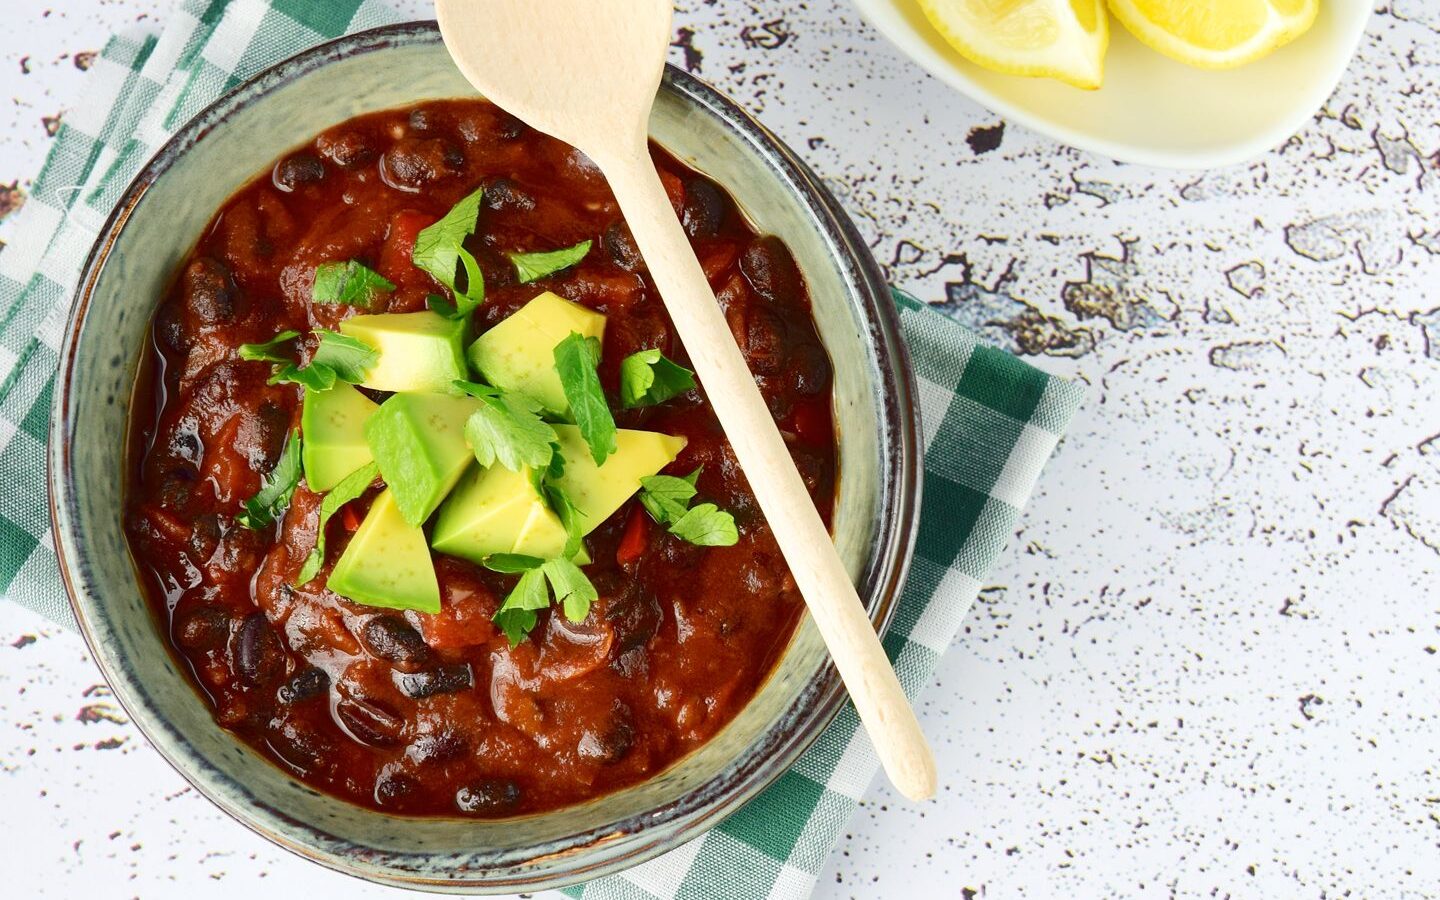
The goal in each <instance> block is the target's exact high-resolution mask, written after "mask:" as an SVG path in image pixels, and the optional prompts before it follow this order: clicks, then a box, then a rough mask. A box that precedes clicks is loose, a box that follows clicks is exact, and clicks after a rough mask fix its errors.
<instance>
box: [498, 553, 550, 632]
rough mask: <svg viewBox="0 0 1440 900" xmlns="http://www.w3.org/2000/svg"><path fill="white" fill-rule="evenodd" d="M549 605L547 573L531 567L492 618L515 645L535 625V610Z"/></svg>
mask: <svg viewBox="0 0 1440 900" xmlns="http://www.w3.org/2000/svg"><path fill="white" fill-rule="evenodd" d="M549 606H550V593H549V592H548V591H547V590H545V573H544V572H543V571H542V570H541V569H539V568H534V569H529V570H527V571H526V572H524V573H523V574H522V575H521V576H520V580H519V581H518V582H516V584H515V588H514V590H512V591H511V592H510V594H509V596H507V597H506V598H505V602H504V603H502V604H500V608H499V609H497V610H495V615H494V616H492V617H491V619H492V620H493V621H494V622H495V624H496V625H498V626H500V630H501V631H503V632H505V637H507V638H509V639H510V646H512V647H514V646H515V645H516V644H519V643H520V642H521V641H523V640H525V635H527V634H529V633H530V630H531V629H532V628H534V627H535V622H536V621H537V618H536V615H535V611H536V610H541V609H548V608H549Z"/></svg>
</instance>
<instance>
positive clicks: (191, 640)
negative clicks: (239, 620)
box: [175, 606, 230, 650]
mask: <svg viewBox="0 0 1440 900" xmlns="http://www.w3.org/2000/svg"><path fill="white" fill-rule="evenodd" d="M229 636H230V617H229V616H228V615H226V614H225V611H224V610H220V609H216V608H214V607H213V606H201V607H197V608H195V609H191V610H189V611H187V612H184V613H182V614H181V615H180V618H178V619H177V620H176V621H175V641H176V643H178V644H179V645H180V646H181V647H184V648H185V649H186V650H214V649H216V648H217V647H219V646H220V645H222V644H224V643H225V639H226V638H228V637H229Z"/></svg>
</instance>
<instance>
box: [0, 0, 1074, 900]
mask: <svg viewBox="0 0 1440 900" xmlns="http://www.w3.org/2000/svg"><path fill="white" fill-rule="evenodd" d="M395 18H396V16H395V13H394V12H393V11H392V10H390V9H388V8H387V7H385V6H384V5H382V4H381V3H378V2H375V0H269V2H266V0H183V2H182V3H181V5H180V7H179V8H178V9H176V10H175V11H174V13H173V14H172V15H171V16H170V19H169V22H168V23H167V24H166V27H165V29H164V30H163V31H161V32H160V33H159V34H153V33H151V34H136V35H125V36H120V37H116V38H114V39H113V40H112V41H111V42H110V43H109V45H108V46H107V47H106V48H105V50H104V52H103V54H102V55H101V57H100V58H99V59H98V60H97V61H96V63H95V66H94V68H93V70H92V71H91V73H90V76H89V79H88V83H87V87H88V89H89V90H88V93H87V95H86V97H85V101H84V103H83V105H81V106H80V108H78V109H76V110H75V111H74V112H73V113H70V114H69V115H67V116H66V118H65V122H64V124H63V125H62V126H61V128H60V133H59V134H58V135H57V137H56V140H55V146H54V148H53V149H52V150H51V152H50V157H49V159H48V160H47V161H46V163H45V166H44V168H43V169H42V170H41V173H40V176H39V177H38V178H37V179H36V180H35V184H34V188H33V189H32V191H31V195H30V198H29V200H28V201H27V202H26V203H25V206H24V207H23V208H22V209H21V211H20V212H19V213H18V214H17V215H18V220H17V222H16V223H15V232H14V233H15V240H14V241H13V243H11V244H10V245H9V246H7V247H5V248H4V250H3V252H0V484H3V485H5V487H4V490H3V491H0V595H3V596H5V597H7V598H9V599H11V600H14V601H15V602H17V603H19V604H21V605H22V606H25V607H28V608H30V609H33V610H36V611H38V612H40V613H42V614H44V615H45V616H47V617H49V618H51V619H53V620H55V621H57V622H62V623H66V624H71V623H72V620H71V617H70V610H69V606H68V604H67V603H66V600H65V596H64V591H63V589H62V587H61V584H60V577H59V573H58V572H57V571H56V564H55V557H54V554H53V553H52V552H51V537H50V534H49V530H50V523H49V520H48V518H47V514H46V508H45V504H44V503H42V502H39V501H38V500H37V498H41V497H44V496H45V436H46V429H47V425H48V422H49V419H50V407H51V382H52V380H53V377H54V374H55V369H56V364H57V361H58V348H59V346H60V341H61V336H62V334H63V332H64V328H65V323H66V320H67V318H68V315H69V310H70V298H71V295H72V293H73V291H74V288H75V283H76V280H77V278H78V275H79V269H80V266H81V263H82V261H83V260H84V257H85V254H86V251H88V249H89V247H90V245H91V243H92V242H93V241H94V239H95V236H96V233H97V232H98V231H99V229H100V227H101V225H102V224H103V223H104V220H105V217H106V215H107V214H108V213H109V211H110V209H111V207H112V206H113V205H114V203H115V202H116V200H117V199H118V198H119V196H120V193H121V192H122V191H123V190H124V189H125V187H126V186H127V185H128V184H129V182H130V180H131V178H132V177H133V176H134V175H135V173H136V171H137V170H138V169H139V168H140V166H141V165H142V164H143V163H144V162H145V161H146V160H147V159H149V157H150V156H151V154H153V153H154V152H155V151H156V150H157V149H159V147H160V145H161V144H162V143H163V142H164V141H165V139H166V138H167V137H168V136H169V135H170V134H171V133H172V132H174V131H175V130H177V129H178V128H179V127H180V126H182V125H183V124H184V123H185V122H186V121H187V120H188V119H190V118H191V117H192V116H193V115H194V114H195V113H197V112H199V111H200V110H201V109H202V108H204V107H205V106H206V105H208V104H209V103H210V102H211V101H212V100H214V99H215V98H216V97H218V96H219V95H220V94H221V93H223V92H224V91H226V90H228V89H230V88H232V87H234V86H235V85H237V84H239V83H240V82H241V81H243V80H244V79H246V78H248V77H249V76H251V75H253V74H254V73H255V72H256V71H258V70H260V69H262V68H264V67H266V66H268V65H271V64H272V63H275V62H277V61H279V60H281V59H283V58H285V57H287V56H290V55H292V54H294V53H297V52H299V51H301V50H304V49H305V48H306V47H309V46H312V45H314V44H315V43H317V42H319V41H321V40H324V39H326V38H331V37H335V36H337V35H339V34H342V33H344V32H347V31H356V30H360V29H364V28H370V27H373V26H376V25H382V24H385V23H388V22H391V21H394V20H395ZM897 303H898V304H899V307H900V320H901V325H902V327H903V329H904V334H905V338H906V340H907V342H908V343H909V345H910V350H911V353H912V354H913V356H914V362H915V368H916V371H917V373H918V375H919V402H920V406H921V413H922V419H923V421H924V438H925V444H926V456H925V485H924V514H923V521H922V524H921V529H920V535H919V546H918V549H917V552H916V556H915V562H914V567H913V569H912V570H911V574H910V580H909V583H908V585H907V586H906V589H905V594H904V597H903V598H902V600H901V602H900V606H899V609H898V612H897V613H896V616H895V620H894V624H893V625H892V626H891V628H890V631H889V635H888V637H887V638H886V641H885V647H886V649H887V650H888V651H889V653H890V657H891V659H892V660H893V661H894V663H895V668H896V670H897V671H898V672H899V675H900V681H901V683H902V684H903V685H904V686H905V690H906V692H907V693H909V694H910V695H911V696H912V697H913V696H914V695H916V694H918V693H919V691H920V690H921V689H922V688H923V687H924V686H925V684H926V683H927V682H928V681H929V679H930V675H931V674H932V672H933V671H934V669H935V665H936V663H937V662H938V661H939V659H940V654H942V653H943V652H944V651H945V649H946V648H947V647H948V646H949V645H950V642H951V640H952V639H953V638H954V636H955V632H956V631H957V629H958V628H959V626H960V621H961V619H963V618H964V616H965V613H966V611H967V610H968V609H969V607H970V604H971V602H972V601H973V600H974V598H975V594H976V592H977V591H978V590H979V588H980V586H981V583H982V580H983V579H984V578H985V574H986V572H987V571H988V570H989V568H990V566H991V564H992V563H994V561H995V559H996V557H997V556H998V555H999V553H1000V551H1001V549H1002V548H1003V547H1004V546H1005V543H1006V541H1007V540H1008V539H1009V538H1010V535H1011V532H1012V529H1013V527H1014V525H1015V520H1016V518H1017V517H1018V516H1019V514H1020V509H1021V507H1022V506H1023V505H1024V504H1025V501H1026V500H1027V499H1028V498H1029V496H1030V490H1031V488H1032V487H1033V486H1034V483H1035V479H1036V477H1037V476H1038V475H1039V474H1040V469H1041V468H1042V466H1043V465H1044V464H1045V461H1046V460H1047V459H1048V458H1049V456H1050V453H1051V451H1053V450H1054V448H1055V443H1056V441H1057V440H1059V437H1060V434H1061V433H1062V431H1063V430H1064V428H1065V426H1066V424H1067V423H1068V422H1069V419H1070V416H1071V415H1072V414H1073V412H1074V411H1075V408H1076V407H1077V406H1078V404H1079V402H1080V396H1081V392H1080V390H1079V389H1078V388H1077V387H1075V386H1073V385H1071V384H1068V383H1066V382H1064V381H1061V380H1059V379H1055V378H1051V377H1049V376H1047V375H1045V374H1044V373H1042V372H1040V371H1038V370H1036V369H1034V368H1031V367H1030V366H1028V365H1026V364H1025V363H1022V362H1021V361H1019V360H1018V359H1016V358H1014V357H1013V356H1010V355H1008V354H1006V353H1002V352H1001V351H999V350H996V349H993V348H991V347H988V346H985V345H983V344H981V343H980V342H979V341H978V340H977V339H976V338H975V337H974V335H972V334H971V333H970V332H968V331H966V330H965V329H964V328H962V327H960V326H959V325H957V324H955V323H954V322H952V321H950V320H949V319H946V318H944V317H942V316H940V315H938V314H937V313H935V312H933V311H932V310H929V309H927V308H926V307H925V305H924V304H923V303H920V302H919V301H916V300H914V299H912V298H909V297H907V296H904V295H899V294H897ZM876 768H877V763H876V760H875V757H874V754H873V752H872V751H871V748H870V745H869V742H868V739H867V738H866V737H865V735H864V734H863V732H861V731H860V728H859V721H858V720H857V718H856V716H855V711H854V709H853V708H851V707H849V706H848V705H847V706H846V707H845V708H844V710H843V711H842V712H841V714H840V716H839V718H838V719H837V720H836V721H835V723H834V724H833V725H831V726H830V728H829V729H828V730H827V731H826V732H825V733H824V735H823V736H822V737H821V738H820V740H819V741H818V742H817V743H816V744H815V746H814V747H812V748H811V749H810V750H809V752H807V753H806V754H805V755H804V756H803V757H801V759H800V760H799V762H797V763H796V765H795V766H794V768H793V769H792V770H791V771H789V772H787V773H786V774H785V775H784V776H783V777H781V779H780V780H779V781H778V782H777V783H776V784H775V785H774V786H773V787H771V788H770V789H769V790H768V791H766V792H765V793H764V794H762V795H761V796H760V797H758V798H757V799H756V800H754V801H753V802H751V803H750V804H749V805H748V806H746V807H745V808H744V809H742V810H741V811H740V812H738V813H736V814H735V815H734V816H732V817H731V818H730V819H729V820H727V821H726V822H724V823H723V824H721V825H720V826H719V827H717V828H716V829H715V830H714V831H712V832H710V833H709V834H706V835H704V836H703V837H700V838H697V839H695V840H694V841H691V842H690V843H689V844H687V845H685V846H684V847H681V848H679V849H677V850H674V851H672V852H671V853H669V854H666V855H665V856H662V857H660V858H658V859H655V860H652V861H651V862H649V863H646V864H644V865H641V866H637V867H635V868H633V869H630V870H628V871H626V872H623V873H621V874H619V875H615V876H612V877H608V878H602V879H600V880H598V881H594V882H591V883H589V884H587V885H583V886H576V887H573V888H570V889H568V890H567V891H565V893H566V894H568V895H570V896H572V897H584V898H587V900H590V898H640V900H651V898H672V897H694V898H720V897H743V898H750V897H774V898H795V897H805V896H808V895H809V893H810V892H811V890H812V889H813V887H814V884H815V878H816V876H817V874H818V873H819V871H820V869H821V867H822V866H823V865H824V863H825V858H826V857H827V856H828V855H829V853H830V850H831V848H832V847H833V846H834V844H835V839H836V837H837V836H838V835H839V833H840V831H841V829H842V828H844V826H845V823H846V822H847V821H848V820H849V818H850V816H851V814H852V813H853V812H854V810H855V807H856V804H857V802H858V801H859V799H860V796H861V795H862V794H863V793H864V791H865V789H866V787H867V786H868V785H869V783H870V781H871V779H872V777H873V776H874V774H875V770H876Z"/></svg>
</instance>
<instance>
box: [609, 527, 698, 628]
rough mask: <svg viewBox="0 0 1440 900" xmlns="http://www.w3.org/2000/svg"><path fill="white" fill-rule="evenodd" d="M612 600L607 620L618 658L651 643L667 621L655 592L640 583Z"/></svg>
mask: <svg viewBox="0 0 1440 900" xmlns="http://www.w3.org/2000/svg"><path fill="white" fill-rule="evenodd" d="M682 543H683V542H682ZM688 546H691V547H693V546H695V545H694V544H689V545H688ZM697 549H699V548H697ZM613 597H614V598H613V599H612V600H611V601H610V604H609V606H608V607H607V611H606V616H605V618H606V620H607V621H609V622H610V624H611V626H612V627H613V628H614V629H615V646H616V653H617V655H619V654H624V653H626V652H628V651H630V650H633V649H634V648H636V647H642V646H644V645H645V644H648V643H650V639H651V638H653V637H654V636H655V634H656V633H657V632H658V631H659V630H660V623H661V622H662V621H664V618H665V614H664V612H663V611H662V610H661V608H660V601H659V599H657V598H656V596H655V592H654V591H652V590H650V589H649V588H647V587H645V586H644V585H642V584H641V583H640V582H639V581H636V580H631V581H629V583H627V584H626V585H625V587H624V588H622V589H621V591H620V593H618V594H615V595H613Z"/></svg>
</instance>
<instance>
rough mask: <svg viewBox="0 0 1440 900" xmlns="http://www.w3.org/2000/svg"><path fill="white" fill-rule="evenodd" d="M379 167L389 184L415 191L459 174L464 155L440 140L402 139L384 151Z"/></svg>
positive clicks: (456, 148)
mask: <svg viewBox="0 0 1440 900" xmlns="http://www.w3.org/2000/svg"><path fill="white" fill-rule="evenodd" d="M382 163H383V165H384V166H385V173H386V175H387V176H388V177H389V180H390V182H391V183H393V184H397V185H400V186H401V187H407V188H418V187H420V186H422V185H425V184H428V183H429V182H432V181H434V180H436V179H437V178H441V177H443V176H445V175H448V174H451V173H453V172H456V171H459V169H460V168H461V167H462V166H464V165H465V155H464V153H462V152H461V151H460V149H459V148H458V147H456V146H455V145H454V144H452V143H450V142H449V141H447V140H444V139H442V138H414V137H405V138H401V139H400V140H398V141H396V142H395V143H394V144H392V145H391V147H390V149H389V150H386V151H385V157H384V159H383V160H382Z"/></svg>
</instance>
